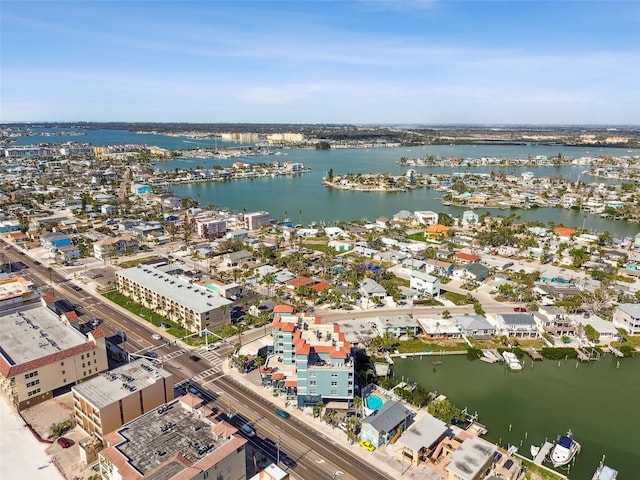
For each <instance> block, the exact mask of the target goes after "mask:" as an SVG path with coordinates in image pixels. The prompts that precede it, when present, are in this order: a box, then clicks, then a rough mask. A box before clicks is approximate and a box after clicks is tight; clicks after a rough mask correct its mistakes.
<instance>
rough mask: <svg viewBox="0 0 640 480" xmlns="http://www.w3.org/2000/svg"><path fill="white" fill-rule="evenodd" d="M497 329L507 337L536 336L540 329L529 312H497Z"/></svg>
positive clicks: (538, 335)
mask: <svg viewBox="0 0 640 480" xmlns="http://www.w3.org/2000/svg"><path fill="white" fill-rule="evenodd" d="M496 318H497V324H498V331H499V333H502V334H504V335H506V336H507V337H514V338H538V337H540V331H539V330H538V325H537V323H536V320H535V318H534V316H533V315H532V314H531V313H499V314H498V315H497V317H496Z"/></svg>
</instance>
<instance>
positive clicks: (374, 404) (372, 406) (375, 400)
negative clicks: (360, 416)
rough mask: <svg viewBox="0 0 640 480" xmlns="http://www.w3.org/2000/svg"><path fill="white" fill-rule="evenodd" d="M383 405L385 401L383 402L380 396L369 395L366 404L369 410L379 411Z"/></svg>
mask: <svg viewBox="0 0 640 480" xmlns="http://www.w3.org/2000/svg"><path fill="white" fill-rule="evenodd" d="M383 403H384V400H382V398H380V397H379V396H378V395H374V394H371V395H367V398H366V404H367V408H368V409H369V410H378V409H379V408H380V407H381V406H382V404H383Z"/></svg>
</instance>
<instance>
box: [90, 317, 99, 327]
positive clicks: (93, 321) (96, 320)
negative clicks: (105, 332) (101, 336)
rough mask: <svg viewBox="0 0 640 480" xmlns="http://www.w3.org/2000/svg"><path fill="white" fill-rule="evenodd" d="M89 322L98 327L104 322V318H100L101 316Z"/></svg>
mask: <svg viewBox="0 0 640 480" xmlns="http://www.w3.org/2000/svg"><path fill="white" fill-rule="evenodd" d="M89 323H90V324H91V326H92V327H93V328H96V327H97V326H98V325H100V324H101V323H102V320H100V319H99V318H92V319H91V320H89Z"/></svg>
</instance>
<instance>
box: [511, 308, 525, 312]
mask: <svg viewBox="0 0 640 480" xmlns="http://www.w3.org/2000/svg"><path fill="white" fill-rule="evenodd" d="M513 311H514V312H526V311H527V307H514V308H513Z"/></svg>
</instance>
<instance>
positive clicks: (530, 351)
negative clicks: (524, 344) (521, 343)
mask: <svg viewBox="0 0 640 480" xmlns="http://www.w3.org/2000/svg"><path fill="white" fill-rule="evenodd" d="M524 351H525V352H527V355H529V356H530V357H531V358H532V359H533V360H542V359H543V358H544V357H543V356H542V354H541V353H540V352H538V351H537V350H536V349H535V348H525V349H524Z"/></svg>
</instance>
